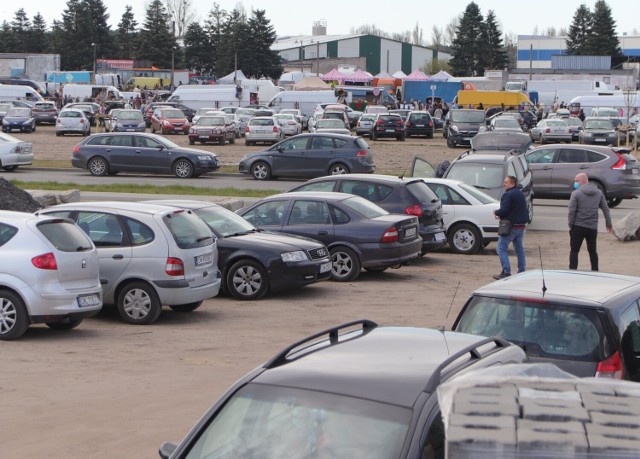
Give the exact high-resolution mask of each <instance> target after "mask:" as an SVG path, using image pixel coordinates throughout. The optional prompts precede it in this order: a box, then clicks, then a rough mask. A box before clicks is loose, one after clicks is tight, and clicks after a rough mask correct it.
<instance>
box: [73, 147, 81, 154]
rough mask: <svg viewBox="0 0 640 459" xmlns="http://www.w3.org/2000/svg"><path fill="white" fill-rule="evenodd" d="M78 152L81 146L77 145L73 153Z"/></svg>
mask: <svg viewBox="0 0 640 459" xmlns="http://www.w3.org/2000/svg"><path fill="white" fill-rule="evenodd" d="M78 153H80V146H79V145H76V146H75V147H73V154H74V155H77V154H78Z"/></svg>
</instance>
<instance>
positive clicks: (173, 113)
mask: <svg viewBox="0 0 640 459" xmlns="http://www.w3.org/2000/svg"><path fill="white" fill-rule="evenodd" d="M162 116H164V117H165V118H184V113H182V111H181V110H162Z"/></svg>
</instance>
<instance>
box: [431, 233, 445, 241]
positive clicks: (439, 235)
mask: <svg viewBox="0 0 640 459" xmlns="http://www.w3.org/2000/svg"><path fill="white" fill-rule="evenodd" d="M433 238H434V239H435V240H436V242H442V241H444V240H446V239H447V238H446V237H445V235H444V233H436V234H435V236H434V237H433Z"/></svg>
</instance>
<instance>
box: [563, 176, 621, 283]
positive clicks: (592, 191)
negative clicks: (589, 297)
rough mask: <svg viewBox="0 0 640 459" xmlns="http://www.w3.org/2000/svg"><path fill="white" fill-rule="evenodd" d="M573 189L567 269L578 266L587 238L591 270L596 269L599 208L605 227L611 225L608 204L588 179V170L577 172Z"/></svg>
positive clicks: (610, 227) (570, 207) (610, 228)
mask: <svg viewBox="0 0 640 459" xmlns="http://www.w3.org/2000/svg"><path fill="white" fill-rule="evenodd" d="M573 187H574V188H575V191H574V192H573V193H571V198H570V199H569V236H570V240H571V243H570V244H571V252H570V254H569V269H578V253H580V247H582V241H583V240H585V239H586V240H587V250H588V251H589V260H590V261H591V271H597V270H598V252H597V251H596V238H597V237H598V209H602V213H603V214H604V220H605V224H606V226H607V231H609V232H611V230H612V229H613V227H612V225H611V214H610V213H609V206H608V205H607V200H606V199H605V197H604V195H603V194H602V191H600V190H599V189H598V187H597V186H595V185H593V184H591V183H589V178H588V177H587V174H584V173H580V174H578V175H576V178H575V181H574V182H573Z"/></svg>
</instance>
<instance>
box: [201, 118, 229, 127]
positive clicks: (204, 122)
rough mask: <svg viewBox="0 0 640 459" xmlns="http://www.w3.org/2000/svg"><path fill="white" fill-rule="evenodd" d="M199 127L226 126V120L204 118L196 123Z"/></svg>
mask: <svg viewBox="0 0 640 459" xmlns="http://www.w3.org/2000/svg"><path fill="white" fill-rule="evenodd" d="M196 125H198V126H224V125H225V122H224V118H222V117H221V116H203V117H202V118H200V119H199V120H198V122H197V123H196Z"/></svg>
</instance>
